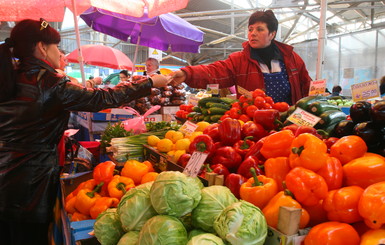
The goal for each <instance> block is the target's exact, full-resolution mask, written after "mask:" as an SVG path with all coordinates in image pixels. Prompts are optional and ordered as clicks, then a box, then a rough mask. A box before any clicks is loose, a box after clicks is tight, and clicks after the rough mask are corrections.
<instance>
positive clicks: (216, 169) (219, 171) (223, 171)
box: [210, 163, 230, 179]
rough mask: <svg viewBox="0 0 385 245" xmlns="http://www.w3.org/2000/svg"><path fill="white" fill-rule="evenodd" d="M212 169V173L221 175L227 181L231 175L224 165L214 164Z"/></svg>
mask: <svg viewBox="0 0 385 245" xmlns="http://www.w3.org/2000/svg"><path fill="white" fill-rule="evenodd" d="M210 168H211V169H212V171H213V172H214V173H216V174H219V175H223V176H224V177H225V179H226V177H227V176H228V175H229V174H230V171H229V170H228V169H227V168H226V167H225V166H223V164H220V163H218V164H212V165H211V166H210Z"/></svg>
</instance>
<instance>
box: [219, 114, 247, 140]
mask: <svg viewBox="0 0 385 245" xmlns="http://www.w3.org/2000/svg"><path fill="white" fill-rule="evenodd" d="M218 129H219V136H220V137H221V141H222V143H223V144H224V145H230V146H232V145H234V143H236V142H237V141H238V140H240V139H241V124H240V123H239V121H238V120H236V119H231V118H226V119H225V120H223V121H222V122H221V123H220V124H219V127H218Z"/></svg>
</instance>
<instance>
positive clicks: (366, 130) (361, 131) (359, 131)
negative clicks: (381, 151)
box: [353, 121, 382, 152]
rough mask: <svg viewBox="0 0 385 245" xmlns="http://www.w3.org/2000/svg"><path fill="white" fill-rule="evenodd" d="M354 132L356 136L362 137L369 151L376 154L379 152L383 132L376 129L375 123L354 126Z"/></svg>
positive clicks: (368, 122)
mask: <svg viewBox="0 0 385 245" xmlns="http://www.w3.org/2000/svg"><path fill="white" fill-rule="evenodd" d="M353 132H354V134H355V135H357V136H359V137H361V138H362V139H363V140H364V141H365V143H366V145H367V146H368V151H370V152H376V151H378V148H379V147H380V145H381V142H382V139H381V132H380V130H379V129H378V127H376V125H375V124H374V122H372V121H367V122H361V123H357V124H356V125H355V126H354V129H353Z"/></svg>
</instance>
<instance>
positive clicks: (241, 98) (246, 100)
mask: <svg viewBox="0 0 385 245" xmlns="http://www.w3.org/2000/svg"><path fill="white" fill-rule="evenodd" d="M249 100H250V99H249V98H247V97H246V96H245V95H241V97H239V99H238V101H239V103H241V104H242V103H245V102H249Z"/></svg>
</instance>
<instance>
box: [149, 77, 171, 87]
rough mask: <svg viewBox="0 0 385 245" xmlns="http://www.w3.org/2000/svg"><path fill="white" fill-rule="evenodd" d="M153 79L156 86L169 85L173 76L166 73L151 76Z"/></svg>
mask: <svg viewBox="0 0 385 245" xmlns="http://www.w3.org/2000/svg"><path fill="white" fill-rule="evenodd" d="M151 80H152V84H153V86H154V87H155V88H160V87H165V86H167V85H168V84H169V83H170V81H171V77H170V76H164V75H153V76H151Z"/></svg>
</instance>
